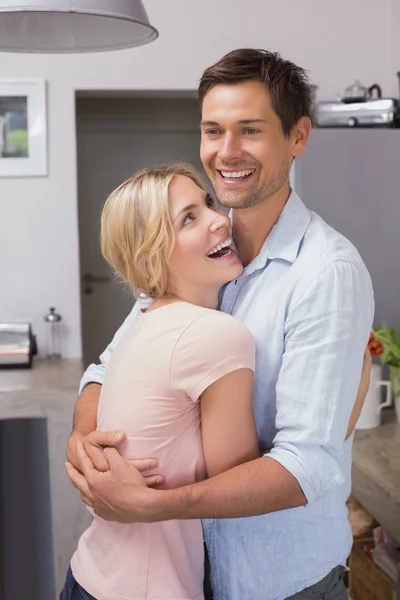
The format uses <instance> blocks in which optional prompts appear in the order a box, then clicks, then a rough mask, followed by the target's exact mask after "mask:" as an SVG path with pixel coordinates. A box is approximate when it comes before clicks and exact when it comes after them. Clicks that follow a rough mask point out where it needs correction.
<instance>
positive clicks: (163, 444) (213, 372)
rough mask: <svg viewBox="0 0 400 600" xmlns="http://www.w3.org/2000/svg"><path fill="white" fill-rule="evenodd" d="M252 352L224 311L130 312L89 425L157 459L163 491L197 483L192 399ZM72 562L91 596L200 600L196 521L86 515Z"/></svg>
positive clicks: (198, 448) (198, 452)
mask: <svg viewBox="0 0 400 600" xmlns="http://www.w3.org/2000/svg"><path fill="white" fill-rule="evenodd" d="M254 354H255V347H254V341H253V338H252V336H251V334H250V332H249V331H248V329H247V328H246V327H245V326H244V325H243V324H242V323H240V322H239V321H236V320H235V319H234V318H233V317H231V316H230V315H226V314H224V313H220V312H217V311H215V310H209V309H206V308H202V307H199V306H195V305H193V304H188V303H185V302H176V303H174V304H169V305H166V306H163V307H160V308H158V309H155V310H153V311H148V312H146V313H139V315H138V317H137V319H136V321H135V322H134V323H133V324H132V325H131V327H130V329H129V330H128V331H127V332H126V333H125V335H124V336H123V337H122V338H121V340H120V342H119V343H118V346H117V348H116V350H115V352H114V354H113V356H112V358H111V360H110V363H109V366H108V367H107V372H106V376H105V379H104V384H103V387H102V391H101V396H100V402H99V410H98V429H99V430H120V431H125V432H126V434H127V440H126V442H125V443H124V444H123V445H122V446H121V453H122V455H123V456H124V457H125V458H149V457H155V458H157V459H158V461H159V468H158V471H159V472H160V473H163V474H164V475H165V477H166V484H167V486H168V487H171V488H174V487H178V486H182V485H186V484H190V483H194V482H196V481H200V480H202V479H204V478H205V477H206V469H205V464H204V457H203V451H202V444H201V426H200V403H199V397H200V395H201V393H202V392H203V391H204V390H205V389H206V388H207V387H208V386H209V385H211V384H212V383H213V382H214V381H216V380H217V379H220V378H221V377H223V376H224V375H226V374H227V373H229V372H232V371H234V370H236V369H240V368H249V369H252V370H253V371H254ZM232 409H233V410H234V407H232ZM71 567H72V571H73V574H74V577H75V579H76V580H77V582H78V583H79V584H80V585H81V586H82V587H83V588H84V589H85V590H86V591H87V592H89V594H92V595H93V596H94V597H95V598H97V599H98V600H139V599H140V600H142V599H143V600H144V599H151V600H159V599H162V600H189V599H196V600H197V599H198V600H202V599H203V574H204V573H203V568H204V555H203V536H202V529H201V521H200V520H176V521H163V522H160V523H150V524H149V523H134V524H128V525H127V524H121V523H112V522H107V521H104V520H103V519H101V518H100V517H98V516H97V515H94V518H93V522H92V524H91V526H90V527H89V529H87V530H86V531H85V533H84V534H83V535H82V537H81V538H80V540H79V544H78V549H77V551H76V552H75V554H74V556H73V558H72V561H71Z"/></svg>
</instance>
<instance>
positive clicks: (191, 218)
mask: <svg viewBox="0 0 400 600" xmlns="http://www.w3.org/2000/svg"><path fill="white" fill-rule="evenodd" d="M195 218H196V217H195V216H194V214H193V213H189V214H188V215H186V217H185V218H184V220H183V225H184V226H185V225H188V224H189V223H192V221H194V220H195Z"/></svg>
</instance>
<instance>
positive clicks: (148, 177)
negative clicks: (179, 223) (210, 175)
mask: <svg viewBox="0 0 400 600" xmlns="http://www.w3.org/2000/svg"><path fill="white" fill-rule="evenodd" d="M176 175H183V176H184V177H189V178H190V179H192V181H194V183H195V184H196V185H198V186H199V187H200V188H201V189H203V190H204V189H205V186H204V183H203V180H202V178H201V175H200V174H199V173H197V171H196V170H195V169H194V168H193V167H192V166H190V165H187V164H184V163H180V164H171V165H160V166H156V167H151V168H149V169H142V170H141V171H139V172H138V173H136V175H134V176H133V177H131V178H130V179H128V180H127V181H125V182H124V183H122V184H121V185H120V186H119V187H117V189H116V190H114V191H113V192H112V193H111V194H110V195H109V197H108V198H107V200H106V203H105V205H104V208H103V212H102V215H101V251H102V254H103V256H104V258H105V259H106V261H107V262H109V263H110V265H111V266H112V267H113V268H114V269H115V270H116V271H117V273H118V274H119V275H121V277H123V278H124V279H125V280H126V281H127V282H128V283H129V285H130V286H131V288H132V290H133V292H134V294H135V296H139V295H141V294H144V295H146V296H149V297H151V298H162V297H163V296H164V295H165V294H166V292H167V288H168V258H169V256H170V254H171V251H172V248H173V245H174V231H173V226H172V222H171V218H170V214H169V205H168V187H169V184H170V182H171V180H172V178H173V177H175V176H176Z"/></svg>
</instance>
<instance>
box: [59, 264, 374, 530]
mask: <svg viewBox="0 0 400 600" xmlns="http://www.w3.org/2000/svg"><path fill="white" fill-rule="evenodd" d="M372 319H373V295H372V286H371V282H370V278H369V275H368V273H367V271H366V269H365V268H364V267H363V266H362V265H360V264H354V263H352V262H350V261H340V260H337V261H333V262H332V263H331V264H330V265H327V266H326V268H325V269H324V270H323V271H321V273H319V274H318V276H316V277H315V278H314V280H313V281H312V282H310V284H309V285H308V286H307V287H306V289H305V291H304V292H303V294H302V296H301V298H300V299H299V300H298V302H297V305H296V306H295V307H293V309H292V310H291V313H290V315H289V318H288V321H287V324H286V331H285V353H284V356H283V360H282V368H281V372H280V375H279V379H278V382H277V429H278V433H277V435H276V438H275V440H274V447H273V448H272V450H271V452H270V453H269V454H268V455H267V456H266V457H263V458H260V459H256V460H254V461H252V462H249V463H246V464H243V465H240V466H238V467H235V468H233V469H231V470H229V471H227V472H226V473H222V474H220V475H217V476H216V477H213V478H212V479H210V480H208V481H204V482H201V483H198V484H194V485H191V486H187V487H183V488H180V489H177V490H168V491H160V490H149V489H147V488H146V487H145V485H144V483H142V482H141V481H140V479H138V477H137V475H138V474H137V472H135V470H134V469H132V467H131V465H127V464H125V463H124V461H123V460H122V459H119V458H118V457H115V456H114V453H113V451H112V449H111V450H110V451H108V452H107V455H108V456H109V457H110V458H111V457H112V460H113V464H112V467H111V470H110V471H109V472H108V473H106V474H100V475H101V476H100V477H98V476H97V474H96V473H95V472H93V470H92V468H91V464H90V461H86V462H85V471H84V474H85V476H86V478H87V481H85V480H84V478H82V477H77V475H79V474H76V473H74V472H73V470H71V468H70V467H69V466H68V467H67V470H68V472H69V474H70V477H71V479H72V480H73V482H74V485H76V486H77V487H78V489H84V490H85V494H86V498H87V501H88V502H89V503H91V504H92V505H93V506H94V508H95V510H96V512H98V514H100V516H103V517H104V518H106V519H109V520H120V521H122V522H130V521H156V520H164V519H171V518H183V519H186V518H213V517H221V518H224V517H239V516H250V515H255V514H260V513H263V514H264V513H268V512H271V511H276V510H283V509H287V508H294V507H298V506H301V505H304V504H306V503H307V502H315V501H316V500H318V498H320V497H321V496H322V495H324V494H325V493H326V492H328V491H329V490H330V489H332V488H333V487H335V486H338V485H341V483H342V482H343V481H344V476H343V473H342V471H341V467H340V457H341V454H342V451H343V444H344V439H345V436H346V431H347V427H348V423H349V419H350V414H351V412H352V408H353V406H354V399H355V398H356V394H357V387H358V385H359V382H360V374H361V367H362V362H363V355H364V349H365V347H366V345H367V341H368V337H369V333H370V330H371V326H372ZM81 456H82V460H84V459H85V454H84V450H83V449H81ZM102 476H104V477H102ZM121 479H122V480H123V481H124V485H123V490H124V493H123V494H122V493H120V492H121V488H119V487H118V486H119V483H120V480H121Z"/></svg>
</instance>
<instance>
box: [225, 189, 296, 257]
mask: <svg viewBox="0 0 400 600" xmlns="http://www.w3.org/2000/svg"><path fill="white" fill-rule="evenodd" d="M290 193H291V189H290V186H289V183H288V184H287V185H284V186H283V187H282V188H281V189H280V190H279V191H278V192H277V193H276V194H274V195H273V196H270V197H269V198H266V199H265V200H264V201H263V202H260V203H259V204H257V205H256V206H252V207H250V208H237V209H233V211H232V228H233V238H234V240H235V244H236V248H237V250H238V254H239V258H240V260H241V262H242V264H243V266H244V267H247V265H249V264H250V263H251V261H252V260H254V258H255V257H256V256H257V255H258V254H259V253H260V250H261V248H262V246H263V244H264V242H265V240H266V238H267V237H268V235H269V234H270V233H271V230H272V228H273V226H274V225H275V224H276V223H277V221H278V219H279V217H280V214H281V212H282V210H283V208H284V206H285V204H286V202H287V201H288V199H289V196H290Z"/></svg>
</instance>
